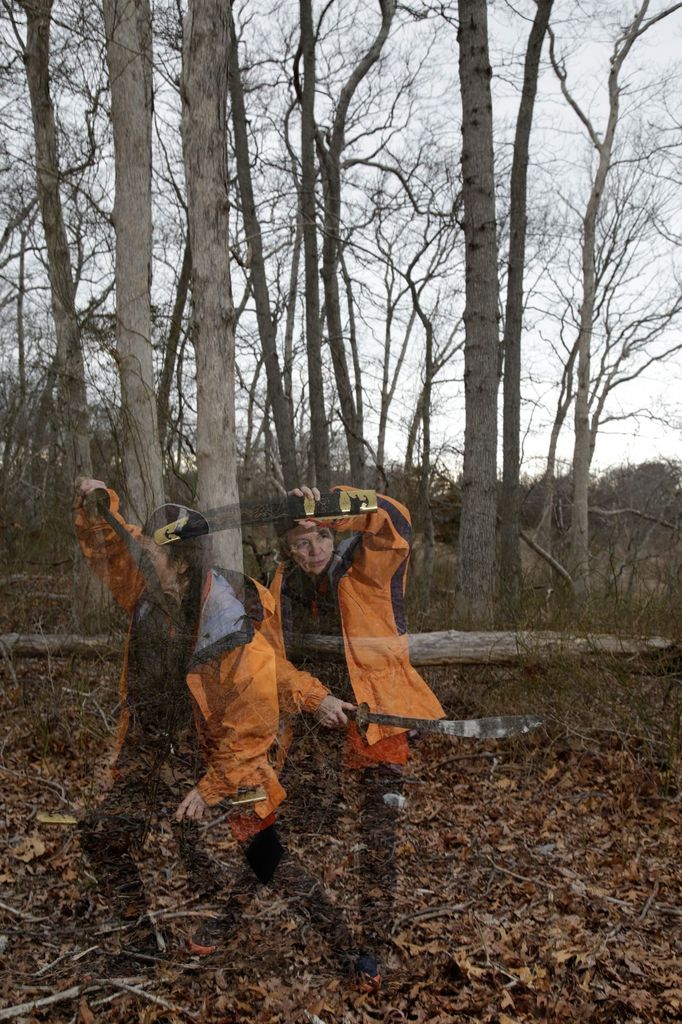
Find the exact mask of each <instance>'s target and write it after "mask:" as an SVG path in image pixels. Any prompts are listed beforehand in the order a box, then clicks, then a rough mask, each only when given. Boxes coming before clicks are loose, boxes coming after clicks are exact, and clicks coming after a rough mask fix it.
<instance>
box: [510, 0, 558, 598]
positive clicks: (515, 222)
mask: <svg viewBox="0 0 682 1024" xmlns="http://www.w3.org/2000/svg"><path fill="white" fill-rule="evenodd" d="M552 4H553V0H538V5H537V11H536V13H535V20H534V21H533V27H532V29H531V31H530V36H529V37H528V47H527V49H526V63H525V67H524V75H523V91H522V93H521V103H520V106H519V114H518V118H517V121H516V136H515V139H514V157H513V161H512V171H511V209H510V214H509V274H508V278H507V303H506V313H505V321H504V342H503V346H504V426H503V460H502V494H501V498H502V500H501V502H500V584H501V589H502V592H503V594H504V597H505V598H506V601H507V603H508V610H509V612H510V613H511V614H512V616H515V615H516V614H517V613H518V604H519V599H520V595H521V544H520V537H519V530H520V527H521V524H520V507H521V505H520V493H519V471H520V463H521V457H520V452H521V437H520V435H521V332H522V328H523V268H524V262H525V256H526V222H527V217H526V198H527V197H526V182H527V176H528V151H529V145H530V132H531V126H532V123H533V108H534V106H535V96H536V93H537V85H538V69H539V67H540V55H541V53H542V45H543V42H544V39H545V34H546V32H547V26H548V24H549V17H550V14H551V11H552Z"/></svg>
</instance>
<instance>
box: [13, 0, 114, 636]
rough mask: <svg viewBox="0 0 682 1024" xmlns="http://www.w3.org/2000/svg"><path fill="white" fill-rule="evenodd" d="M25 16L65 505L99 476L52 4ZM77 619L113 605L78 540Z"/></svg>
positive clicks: (87, 620)
mask: <svg viewBox="0 0 682 1024" xmlns="http://www.w3.org/2000/svg"><path fill="white" fill-rule="evenodd" d="M23 7H24V10H25V11H26V26H27V33H26V48H25V50H24V65H25V68H26V80H27V82H28V90H29V96H30V101H31V114H32V118H33V131H34V141H35V162H36V179H37V190H38V197H39V202H40V212H41V218H42V225H43V232H44V234H45V244H46V247H47V268H48V276H49V280H50V298H51V303H52V316H53V319H54V324H55V332H56V336H57V351H56V358H55V364H56V371H57V386H58V389H59V405H60V418H61V419H62V426H63V433H64V450H65V460H64V467H63V476H64V485H65V493H64V494H63V495H62V496H61V500H62V501H63V502H64V503H67V502H69V503H70V501H71V498H72V494H73V488H74V486H75V484H76V481H77V480H78V478H79V477H83V476H92V463H91V459H90V438H89V433H88V411H87V402H86V394H85V369H84V365H83V350H82V346H81V334H80V326H79V323H78V317H77V314H76V288H75V284H74V279H73V273H72V268H71V258H70V254H69V247H68V241H67V237H66V228H65V225H64V216H63V212H62V203H61V196H60V194H59V164H58V159H57V134H56V129H55V117H54V107H53V105H52V97H51V95H50V18H51V13H52V0H33V2H28V0H27V2H25V3H24V4H23ZM73 543H74V579H73V607H72V610H73V618H74V624H75V626H76V628H78V629H80V630H81V631H82V632H84V633H93V632H97V631H98V630H100V629H102V628H103V622H102V617H103V615H104V614H105V608H106V604H105V602H103V598H102V594H103V591H102V587H101V585H100V584H99V583H98V581H97V579H96V577H95V576H94V574H93V573H91V572H90V570H89V569H88V567H87V566H86V565H85V562H84V560H83V559H82V557H81V556H80V552H79V550H78V545H77V544H76V541H75V539H74V542H73Z"/></svg>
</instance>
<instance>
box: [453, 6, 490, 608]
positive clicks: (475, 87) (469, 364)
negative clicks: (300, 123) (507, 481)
mask: <svg viewBox="0 0 682 1024" xmlns="http://www.w3.org/2000/svg"><path fill="white" fill-rule="evenodd" d="M458 9H459V28H458V32H457V38H458V41H459V81H460V89H461V94H462V200H463V205H464V238H465V246H466V249H465V253H466V304H465V309H464V328H465V343H464V395H465V406H466V413H465V420H466V422H465V434H464V468H463V474H462V516H461V525H460V533H459V572H458V579H457V604H458V614H459V616H460V618H461V619H462V620H464V621H466V622H469V623H471V624H474V623H476V624H480V625H484V624H486V623H490V622H491V621H492V617H493V605H494V596H495V582H496V580H495V562H496V560H495V525H496V516H497V477H496V467H497V451H496V449H497V385H498V359H499V328H498V316H499V310H498V295H499V283H498V276H497V230H496V222H495V182H494V156H493V116H492V115H493V111H492V99H491V95H490V78H491V74H492V72H491V69H490V61H489V58H488V16H487V9H486V2H485V0H459V3H458Z"/></svg>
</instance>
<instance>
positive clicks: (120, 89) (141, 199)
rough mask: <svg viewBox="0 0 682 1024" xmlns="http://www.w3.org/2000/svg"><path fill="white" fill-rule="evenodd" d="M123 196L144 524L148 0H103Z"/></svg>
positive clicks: (130, 414) (150, 399) (150, 400)
mask: <svg viewBox="0 0 682 1024" xmlns="http://www.w3.org/2000/svg"><path fill="white" fill-rule="evenodd" d="M103 11H104V27H105V32H106V44H107V67H108V71H109V88H110V90H111V123H112V128H113V135H114V164H115V174H116V194H115V200H114V211H113V221H114V228H115V231H116V338H117V345H118V360H117V362H118V370H119V374H120V378H121V416H122V422H123V465H124V469H125V481H126V494H125V496H126V501H127V505H128V509H129V514H131V515H132V518H133V519H136V520H137V521H139V522H140V523H144V522H145V520H146V519H147V517H148V515H149V514H150V512H152V510H153V509H154V508H156V507H157V506H158V505H160V504H162V502H163V495H164V488H163V464H162V459H161V447H160V445H159V441H158V425H157V415H156V399H155V394H154V367H153V361H152V344H151V320H152V317H151V278H152V25H151V11H150V8H149V0H104V2H103Z"/></svg>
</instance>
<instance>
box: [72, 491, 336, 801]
mask: <svg viewBox="0 0 682 1024" xmlns="http://www.w3.org/2000/svg"><path fill="white" fill-rule="evenodd" d="M109 499H110V511H111V513H112V515H114V516H115V517H116V519H118V521H119V522H120V523H121V524H122V525H123V526H124V527H125V529H126V530H127V531H128V532H129V533H130V534H132V536H133V537H134V538H135V540H136V541H138V542H139V543H141V544H143V545H144V546H145V548H146V550H147V551H148V552H149V553H150V556H151V558H152V560H153V562H154V565H155V568H156V569H157V572H158V574H159V579H160V581H161V585H162V587H163V590H164V591H166V592H167V593H169V595H171V596H177V595H174V594H173V591H174V588H175V587H176V578H175V574H174V573H173V571H172V570H170V571H169V570H168V566H167V559H166V555H165V553H164V552H163V549H162V548H159V547H157V546H156V544H154V542H153V541H152V540H150V539H149V538H145V537H144V536H142V533H141V530H140V528H139V527H138V526H133V525H131V524H129V523H126V522H125V520H124V519H123V518H122V516H121V515H120V514H119V512H118V509H119V500H118V496H117V495H116V493H115V492H114V491H111V490H110V491H109ZM76 533H77V536H78V540H79V543H80V546H81V548H82V550H83V553H84V555H85V557H86V558H87V559H88V561H89V562H90V564H91V565H92V567H93V569H94V570H95V572H96V573H97V575H98V576H99V577H100V579H101V580H102V581H103V582H104V583H105V584H106V585H107V587H108V588H109V589H110V590H111V592H112V594H113V596H114V598H115V599H116V601H117V602H118V604H120V605H121V606H122V607H123V608H124V609H125V610H126V611H127V612H128V613H129V614H130V615H131V623H132V614H133V611H134V609H135V606H136V604H137V601H138V599H139V598H140V596H141V594H142V592H143V590H144V589H145V581H144V578H143V576H142V574H141V572H140V570H139V568H138V566H137V565H136V564H135V562H134V560H133V557H132V554H131V551H130V549H129V548H128V546H127V545H126V543H125V541H123V540H122V539H121V538H120V537H119V536H118V534H117V533H116V532H115V530H114V529H113V528H112V527H111V526H110V525H109V524H108V523H107V522H106V521H105V520H104V519H100V520H95V521H94V522H93V521H91V520H90V518H89V517H88V515H87V514H86V512H85V511H84V510H83V509H82V508H79V509H77V510H76ZM235 575H236V574H235ZM243 582H244V588H245V590H246V589H249V590H250V589H251V588H255V592H254V591H252V596H253V597H255V598H256V600H255V601H248V600H246V601H244V606H243V607H242V608H241V611H242V612H244V611H245V612H246V614H247V615H248V616H249V618H250V619H251V623H252V625H253V627H254V629H253V631H252V632H253V635H252V638H251V639H250V640H249V641H248V642H245V641H242V645H241V646H237V647H235V648H234V649H232V650H229V651H227V652H224V653H220V654H218V653H217V654H216V656H215V657H212V658H210V660H206V661H201V660H200V659H201V657H202V656H203V657H206V650H205V648H206V643H207V638H208V640H209V642H210V639H211V634H212V633H215V626H216V624H217V625H218V626H219V627H220V625H221V620H224V618H225V605H226V603H231V604H232V605H233V606H234V602H235V600H239V597H238V596H237V595H236V594H235V589H234V588H233V587H232V586H231V585H230V583H229V581H228V580H227V579H226V578H225V576H223V575H221V573H220V572H218V571H216V570H215V569H212V570H210V571H209V572H208V573H207V576H206V580H205V583H204V588H203V594H202V599H201V612H200V622H199V628H198V631H197V641H196V646H195V657H193V658H192V660H191V662H190V669H189V671H188V674H187V686H188V688H189V690H190V693H191V695H192V697H193V702H192V703H193V709H194V720H195V725H196V728H197V733H198V736H199V742H200V745H201V749H202V753H203V756H204V761H205V764H206V771H205V774H204V776H203V777H202V778H201V780H200V781H199V782H198V786H197V788H198V789H199V792H200V793H201V795H202V796H203V798H204V800H205V801H206V803H207V804H209V805H214V804H217V803H219V802H220V801H221V800H222V799H223V798H224V797H227V796H230V795H235V794H236V792H237V790H238V789H241V788H249V789H250V788H252V787H255V786H262V787H263V788H264V790H265V792H266V794H267V799H266V800H262V801H259V802H258V803H255V804H253V805H252V807H253V810H254V811H255V813H256V815H257V816H258V817H259V818H261V819H265V818H268V817H269V816H270V814H271V813H272V811H273V810H274V809H275V808H276V807H277V806H278V805H279V804H280V803H281V802H282V800H283V799H284V797H285V795H286V794H285V791H284V789H283V788H282V786H281V785H280V783H279V780H278V778H277V775H276V773H275V771H274V769H273V768H272V766H271V765H270V763H269V760H268V751H269V749H270V747H271V745H272V743H273V741H274V739H275V737H276V734H277V727H278V721H279V706H278V694H277V681H278V678H279V683H280V698H281V700H282V704H283V707H284V708H285V709H286V710H287V711H288V712H290V713H293V712H296V711H300V710H302V709H305V710H309V711H314V710H315V709H316V708H317V705H318V704H319V703H320V701H321V700H322V699H323V698H324V697H325V696H327V694H328V692H329V691H328V690H327V689H326V688H325V687H323V686H322V685H321V684H320V683H319V682H318V681H317V680H316V679H314V678H313V677H312V676H310V675H308V673H306V672H299V671H298V670H297V669H295V668H294V666H293V665H291V664H290V663H289V662H287V661H286V660H285V659H281V658H280V657H279V656H278V655H277V653H276V652H275V651H274V650H273V648H272V647H271V645H270V643H269V642H268V640H267V639H266V638H265V636H264V635H263V632H262V626H263V622H264V621H267V619H268V618H269V617H271V616H272V615H273V613H274V611H275V609H274V602H273V600H272V597H271V596H270V594H269V593H268V591H267V590H265V589H264V588H263V587H261V586H260V585H259V584H258V583H256V582H255V581H253V580H249V579H245V580H244V581H243ZM249 632H251V630H249ZM129 638H130V630H129V632H128V641H127V642H126V649H125V655H124V661H123V669H122V672H121V678H120V683H119V693H120V699H121V708H122V714H121V719H120V721H119V729H118V743H117V756H118V752H120V749H121V746H122V744H123V740H124V738H125V735H126V731H127V727H128V717H129V716H128V711H127V702H126V697H127V666H128V642H129ZM217 639H218V644H217V646H216V650H217V651H219V636H218V637H217ZM202 645H203V650H202V649H201V648H202ZM197 662H198V663H197Z"/></svg>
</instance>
